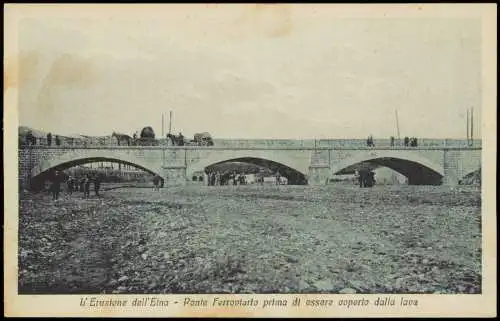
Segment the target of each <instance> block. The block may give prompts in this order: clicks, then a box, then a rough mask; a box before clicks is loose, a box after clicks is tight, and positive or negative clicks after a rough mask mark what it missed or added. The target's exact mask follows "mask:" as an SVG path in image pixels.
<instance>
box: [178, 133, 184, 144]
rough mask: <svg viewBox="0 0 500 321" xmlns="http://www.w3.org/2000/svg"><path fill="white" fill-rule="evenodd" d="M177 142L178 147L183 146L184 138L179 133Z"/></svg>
mask: <svg viewBox="0 0 500 321" xmlns="http://www.w3.org/2000/svg"><path fill="white" fill-rule="evenodd" d="M177 141H178V145H179V146H184V136H182V133H179V136H178V138H177Z"/></svg>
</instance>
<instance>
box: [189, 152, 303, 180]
mask: <svg viewBox="0 0 500 321" xmlns="http://www.w3.org/2000/svg"><path fill="white" fill-rule="evenodd" d="M226 162H244V163H250V164H254V165H258V166H263V167H267V168H269V169H271V170H272V171H277V170H279V172H280V174H281V175H282V176H284V177H286V178H287V179H288V181H289V182H290V184H306V182H307V174H306V173H307V170H308V167H309V158H307V159H301V158H297V157H295V158H293V157H289V156H288V155H284V154H280V153H279V151H275V152H274V153H273V152H271V153H270V152H267V153H262V152H260V151H247V152H244V153H241V152H232V153H213V154H210V155H208V156H207V157H205V158H203V159H200V161H198V162H196V163H194V164H192V165H189V166H188V168H187V171H186V172H187V177H192V176H193V174H194V173H197V172H203V171H205V169H206V168H207V167H209V166H211V165H216V164H222V163H226Z"/></svg>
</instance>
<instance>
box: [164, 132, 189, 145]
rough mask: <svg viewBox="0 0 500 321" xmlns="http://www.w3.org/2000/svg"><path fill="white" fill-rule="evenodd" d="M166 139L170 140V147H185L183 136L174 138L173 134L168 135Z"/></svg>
mask: <svg viewBox="0 0 500 321" xmlns="http://www.w3.org/2000/svg"><path fill="white" fill-rule="evenodd" d="M167 138H170V140H171V141H172V145H174V146H184V145H187V144H186V143H187V142H186V141H185V140H184V136H182V135H179V136H175V135H173V134H170V133H168V134H167Z"/></svg>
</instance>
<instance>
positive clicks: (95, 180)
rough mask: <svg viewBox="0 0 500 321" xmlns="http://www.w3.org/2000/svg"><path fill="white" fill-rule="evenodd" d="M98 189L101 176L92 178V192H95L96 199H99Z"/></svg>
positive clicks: (97, 175)
mask: <svg viewBox="0 0 500 321" xmlns="http://www.w3.org/2000/svg"><path fill="white" fill-rule="evenodd" d="M100 188H101V175H100V174H96V175H95V177H94V192H95V196H97V197H101V195H99V189H100Z"/></svg>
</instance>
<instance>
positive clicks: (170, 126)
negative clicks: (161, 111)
mask: <svg viewBox="0 0 500 321" xmlns="http://www.w3.org/2000/svg"><path fill="white" fill-rule="evenodd" d="M168 133H169V134H170V133H172V111H170V118H169V123H168Z"/></svg>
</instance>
